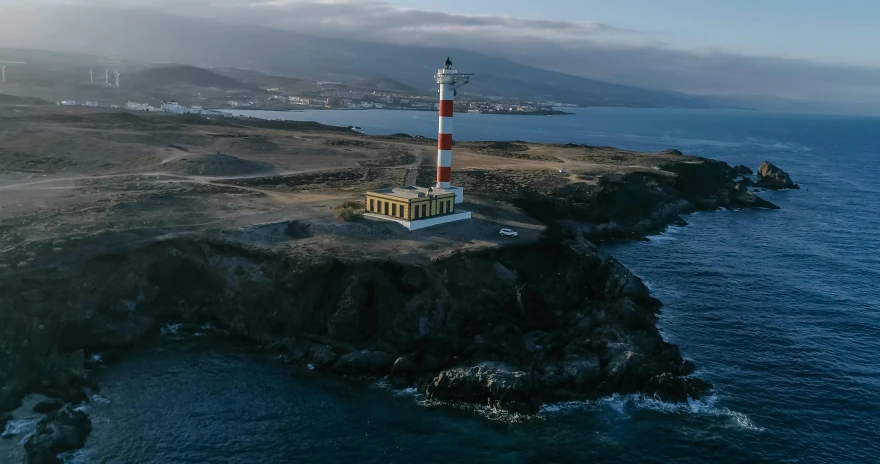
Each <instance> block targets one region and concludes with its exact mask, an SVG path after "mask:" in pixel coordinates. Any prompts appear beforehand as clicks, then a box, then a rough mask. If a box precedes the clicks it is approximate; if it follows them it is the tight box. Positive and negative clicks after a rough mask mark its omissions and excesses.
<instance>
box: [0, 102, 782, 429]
mask: <svg viewBox="0 0 880 464" xmlns="http://www.w3.org/2000/svg"><path fill="white" fill-rule="evenodd" d="M181 120H182V119H181ZM162 121H165V120H162ZM255 124H257V125H260V124H258V123H255ZM264 125H265V126H267V127H274V126H273V125H272V124H270V123H268V122H267V123H266V124H264ZM295 126H296V125H295V124H292V125H291V126H290V127H289V128H286V130H289V129H293V128H294V127H295ZM303 127H309V126H308V125H304V126H303ZM318 129H320V128H318ZM212 130H216V129H212ZM293 130H296V129H293ZM345 137H357V138H358V139H359V142H360V143H362V144H369V143H374V141H377V140H383V139H384V138H382V137H369V136H361V135H356V134H355V135H350V134H349V133H347V132H346V133H345ZM510 145H511V144H509V143H506V142H497V143H490V145H489V148H479V147H476V146H471V145H468V144H463V146H462V148H464V149H470V150H475V151H477V150H482V151H480V153H481V154H480V156H488V157H490V159H491V158H494V157H503V158H506V157H507V155H508V154H509V153H511V152H513V153H519V152H518V151H517V150H519V148H517V147H512V146H510ZM533 145H534V144H530V145H529V147H527V148H529V150H527V152H530V151H532V150H533V149H535V148H540V149H543V148H544V147H533ZM480 147H482V146H480ZM593 148H594V147H585V146H573V147H566V148H565V149H566V150H585V151H586V152H587V153H590V150H592V149H593ZM604 149H605V148H602V150H604ZM615 153H618V154H616V155H615V156H624V155H625V156H629V157H632V159H633V160H636V159H648V160H654V159H658V160H663V162H662V163H660V164H659V166H660V169H659V170H657V171H656V172H652V171H651V170H650V169H649V170H647V171H643V170H638V171H635V172H630V173H625V174H622V175H621V174H617V173H614V172H611V173H608V174H607V175H600V176H595V177H594V176H587V175H583V178H582V179H578V182H575V183H568V182H563V183H561V182H559V180H558V179H559V176H558V175H556V176H555V179H557V180H555V181H553V182H548V180H550V179H551V178H550V177H546V176H548V175H552V174H548V173H540V176H539V177H535V178H521V177H519V176H520V175H521V174H520V173H518V172H516V171H511V172H505V171H499V170H470V171H462V172H461V173H460V175H458V177H457V179H458V182H459V183H460V184H461V185H463V186H464V187H465V188H466V189H467V190H468V191H469V192H471V194H473V195H475V196H477V197H485V198H490V199H491V198H497V197H498V195H499V192H497V191H495V190H494V189H495V188H496V187H499V186H501V187H503V188H504V190H503V192H502V193H501V194H502V195H503V197H504V198H506V199H508V200H512V203H513V204H514V205H515V206H516V207H517V208H518V209H520V210H521V211H523V212H525V213H526V215H528V216H530V217H532V218H534V219H537V220H538V221H539V222H540V223H542V225H543V227H544V231H545V232H544V233H543V236H541V235H540V234H539V235H536V236H535V237H534V238H533V239H530V240H528V241H524V242H517V243H509V242H506V243H496V244H494V245H492V246H488V247H483V248H474V249H458V247H456V246H453V247H447V248H446V249H441V250H440V251H439V252H432V253H430V254H413V255H411V256H406V257H405V256H395V255H393V254H389V253H387V252H370V253H365V252H364V250H363V248H362V245H363V244H365V243H373V241H374V239H373V234H374V233H375V232H371V230H372V228H371V227H367V228H366V229H364V228H363V227H360V226H359V225H358V224H352V225H350V226H349V225H343V226H337V227H333V228H332V234H327V233H325V232H322V231H325V230H326V231H330V230H331V229H327V228H321V227H318V224H309V225H310V227H311V228H312V232H311V233H307V234H305V235H303V234H301V233H300V232H296V230H300V228H296V230H294V231H293V232H291V224H293V223H292V222H290V221H276V222H271V223H266V224H254V225H252V226H250V227H246V228H243V229H240V230H237V231H234V232H233V231H230V230H211V231H205V230H191V231H184V232H179V233H176V234H173V235H170V236H169V235H168V234H166V233H147V234H145V235H141V236H140V237H138V239H137V240H130V239H128V240H124V241H120V240H118V239H116V238H114V236H115V235H118V233H115V232H111V231H108V232H106V233H100V234H94V235H91V236H88V237H84V238H80V239H79V240H76V243H75V245H74V246H71V247H69V248H68V247H65V249H64V250H62V251H60V252H54V253H52V252H50V251H51V250H53V249H54V248H58V246H57V244H58V243H59V242H60V241H61V240H68V238H62V237H58V236H53V237H48V238H46V239H44V240H42V241H39V242H35V243H33V244H31V246H30V248H29V249H27V250H24V249H23V250H21V252H22V253H25V255H22V256H8V258H11V259H9V260H8V261H10V262H18V261H17V260H22V261H21V262H23V263H27V261H28V260H27V258H26V254H27V253H34V254H35V255H37V256H44V255H45V256H47V257H49V258H48V259H47V260H46V261H42V262H41V261H39V260H30V261H31V262H30V263H29V264H26V265H24V266H16V267H14V268H10V267H4V268H3V269H2V273H0V290H2V291H0V295H2V296H0V298H2V300H0V301H2V305H3V307H6V308H19V309H22V308H24V309H25V312H24V313H23V314H17V313H8V312H7V313H3V314H2V316H3V317H4V318H6V319H5V320H4V321H3V324H4V326H6V327H14V328H16V330H17V334H18V335H17V336H18V337H21V338H16V339H15V340H12V341H11V342H12V343H13V344H12V346H5V347H2V349H0V362H2V365H3V367H7V368H8V369H7V370H5V371H4V372H15V373H18V374H17V375H15V376H13V377H12V378H6V379H4V388H3V391H2V394H0V410H3V409H4V408H8V407H10V405H12V404H13V403H16V401H17V400H18V399H19V398H20V396H21V395H23V394H25V393H28V392H30V391H35V390H36V391H40V392H42V393H46V394H48V395H50V396H53V397H58V398H62V399H64V400H65V401H69V402H71V403H77V402H79V401H82V400H83V398H86V396H85V395H84V388H98V387H99V386H95V385H91V384H90V383H89V382H88V379H87V375H86V373H85V371H84V370H83V366H82V360H83V359H85V358H86V357H87V355H90V354H91V353H93V352H95V351H108V350H109V351H119V350H123V351H124V348H125V347H126V346H129V345H131V344H132V343H136V342H137V341H138V340H141V339H143V338H144V337H147V336H150V335H151V334H154V333H156V331H158V330H159V328H160V327H162V326H163V325H164V324H166V323H170V322H182V323H184V324H190V325H193V326H200V325H201V324H204V323H214V324H218V325H219V326H221V327H224V328H226V329H228V330H230V331H232V332H233V333H234V334H236V335H238V336H241V337H245V338H247V339H251V340H254V341H257V342H259V343H261V344H266V345H271V346H274V347H276V349H278V350H279V351H283V352H285V353H287V354H288V355H289V356H291V357H292V359H294V360H296V362H299V363H300V364H301V365H302V366H303V368H306V367H307V366H309V365H311V366H314V367H315V368H316V369H318V370H325V371H327V372H328V373H330V374H336V375H367V376H379V377H381V376H383V375H390V377H391V379H392V382H393V383H394V384H395V385H398V386H401V387H406V386H412V385H416V386H417V387H418V389H419V390H420V391H422V392H423V393H424V394H425V395H426V396H427V397H429V398H434V399H442V400H451V401H463V402H478V403H482V402H484V401H485V400H486V398H487V397H488V398H490V399H491V404H492V405H493V407H496V408H499V409H503V410H507V411H513V412H526V413H528V412H533V411H536V410H538V409H539V408H540V407H541V406H542V405H544V404H547V403H553V402H558V401H571V400H586V399H595V398H598V397H604V396H609V395H611V394H615V393H641V394H645V395H648V396H656V397H658V398H660V399H662V400H665V401H672V402H683V401H687V399H688V398H689V397H690V398H698V397H700V396H702V395H704V394H705V393H706V392H707V391H708V390H709V389H710V386H709V385H708V384H707V383H705V382H704V381H702V380H700V379H699V378H695V377H692V375H691V374H692V373H693V371H694V369H695V366H694V365H693V364H692V363H689V362H687V361H685V360H684V359H682V357H681V354H680V352H679V351H678V347H677V346H675V345H671V344H669V343H667V342H665V341H664V340H663V339H662V336H660V334H659V332H658V331H657V329H656V324H655V322H656V315H657V312H658V311H659V307H660V302H658V301H657V300H655V299H654V298H653V297H651V295H650V293H649V291H648V289H647V287H645V286H644V284H643V283H642V282H641V280H639V279H638V278H637V277H635V276H633V275H632V274H631V273H630V272H629V271H628V270H626V269H625V268H624V267H623V266H622V265H620V264H619V263H618V262H617V261H616V260H615V259H614V258H612V257H610V256H608V255H606V254H604V253H602V252H601V251H599V250H598V248H597V247H596V245H595V243H596V242H599V241H603V240H615V239H626V240H630V239H637V240H638V239H642V238H644V237H645V236H647V235H649V234H651V233H656V232H658V231H662V230H663V229H665V228H666V227H667V226H668V225H670V224H683V223H684V220H683V219H682V218H681V216H680V215H681V214H684V213H687V212H692V211H696V210H716V209H718V208H741V207H763V208H772V207H773V205H772V204H769V203H767V202H764V201H763V200H761V199H760V198H758V197H757V196H755V195H754V194H753V193H751V192H750V191H748V189H745V187H744V185H743V183H741V182H740V181H739V180H738V179H739V178H740V175H739V174H737V173H736V172H735V171H734V170H733V168H731V167H730V166H728V165H727V164H725V163H722V162H718V161H712V160H708V159H703V158H694V157H682V156H680V155H669V154H667V155H649V154H636V153H629V154H627V153H626V152H624V151H620V150H617V151H616V152H615ZM530 156H533V157H534V156H536V155H530ZM578 156H588V155H578ZM602 156H604V155H602ZM418 174H419V177H420V178H422V177H425V176H428V177H430V176H431V175H433V172H432V169H431V168H429V167H427V168H422V169H420V170H419V172H418ZM542 176H543V177H542ZM276 182H277V183H287V182H289V180H288V178H286V177H284V176H280V177H262V178H252V179H241V180H239V181H233V180H226V181H224V185H226V186H233V185H235V186H238V187H239V188H247V189H259V190H260V191H271V188H272V186H273V185H274V183H276ZM548 186H550V187H549V188H550V190H549V191H548V190H547V188H548ZM267 189H268V190H267ZM294 222H295V221H294ZM365 230H366V236H363V235H362V234H364V233H365ZM383 230H384V229H383ZM443 230H445V231H446V232H453V231H454V229H449V228H447V229H443ZM157 232H158V231H157ZM231 232H232V233H231ZM446 232H443V233H444V234H445V233H446ZM383 233H384V232H383ZM267 237H271V240H269V239H267ZM328 245H329V246H328ZM13 253H14V252H13ZM548 257H551V258H552V259H548ZM4 258H7V257H4ZM559 275H562V276H563V277H555V276H559ZM108 281H117V282H120V284H119V285H118V286H117V287H109V288H108V287H107V286H106V285H104V283H105V282H108ZM49 289H53V290H52V291H49ZM218 289H219V292H218ZM573 289H583V290H573ZM328 295H333V297H332V298H330V299H328ZM474 302H477V303H478V304H476V305H475V304H474ZM279 308H283V311H280V312H279ZM390 308H406V309H405V310H401V311H398V312H393V311H390ZM549 308H554V310H551V311H548V309H549ZM475 311H476V313H475ZM34 320H37V321H39V324H37V325H34ZM316 321H317V322H316ZM322 321H326V322H322ZM477 321H479V324H476V325H475V322H477ZM585 339H586V340H590V341H589V343H587V342H584V343H580V342H578V343H576V344H573V343H572V340H585ZM25 341H28V343H24V342H25ZM25 347H27V348H25ZM30 366H41V367H40V368H39V369H36V370H34V369H24V368H25V367H28V368H29V367H30Z"/></svg>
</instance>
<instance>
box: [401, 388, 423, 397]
mask: <svg viewBox="0 0 880 464" xmlns="http://www.w3.org/2000/svg"><path fill="white" fill-rule="evenodd" d="M394 394H395V395H397V396H419V395H421V393H419V391H418V390H417V389H416V387H409V388H404V389H403V390H397V391H395V392H394Z"/></svg>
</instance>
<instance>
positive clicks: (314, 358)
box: [306, 345, 337, 369]
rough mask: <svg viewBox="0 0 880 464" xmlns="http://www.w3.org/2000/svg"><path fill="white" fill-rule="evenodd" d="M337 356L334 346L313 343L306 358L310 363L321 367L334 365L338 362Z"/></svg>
mask: <svg viewBox="0 0 880 464" xmlns="http://www.w3.org/2000/svg"><path fill="white" fill-rule="evenodd" d="M336 358H337V356H336V353H334V352H333V348H330V347H329V346H327V345H312V347H311V348H309V353H308V356H307V358H306V359H307V361H308V363H309V364H311V365H312V366H314V367H316V368H318V369H320V368H324V367H328V366H330V365H332V364H333V363H334V362H336Z"/></svg>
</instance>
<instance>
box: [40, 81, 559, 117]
mask: <svg viewBox="0 0 880 464" xmlns="http://www.w3.org/2000/svg"><path fill="white" fill-rule="evenodd" d="M316 84H317V86H319V87H321V88H320V90H310V91H306V92H299V94H294V92H290V91H287V90H285V89H281V88H270V89H264V90H265V92H266V94H263V95H260V96H259V97H258V98H253V96H250V97H251V98H248V96H247V95H241V94H240V93H239V92H229V94H228V97H229V98H230V99H228V100H223V99H222V98H217V97H216V96H215V97H214V98H212V99H211V101H210V104H208V102H203V103H202V105H192V106H186V105H185V104H182V103H180V102H179V101H176V100H173V101H165V102H163V103H162V104H161V105H159V106H154V105H153V104H150V103H144V102H135V101H129V102H128V103H127V104H126V105H125V109H128V110H132V111H154V112H165V113H171V114H201V115H205V116H223V115H225V114H224V113H223V112H222V110H224V109H225V110H242V109H252V110H256V109H261V110H276V111H296V110H325V109H343V110H365V109H380V110H381V109H387V110H410V111H437V110H439V104H438V103H437V102H436V99H437V97H436V96H429V95H418V94H401V93H394V92H382V91H372V92H369V91H354V90H339V89H337V88H336V87H335V86H336V83H332V82H317V83H316ZM340 85H341V84H340ZM57 104H58V105H60V106H91V107H98V106H102V107H109V108H121V106H119V105H116V104H102V103H99V102H97V101H92V100H87V101H85V102H84V103H78V102H77V101H75V100H63V101H60V102H57ZM575 106H576V105H571V104H566V103H558V102H531V101H528V102H520V101H514V100H510V101H507V100H489V99H487V100H481V99H478V98H474V97H464V98H463V99H462V100H461V101H456V102H455V111H456V112H457V113H484V114H519V115H558V114H568V113H566V112H564V111H560V110H559V109H558V108H561V107H575Z"/></svg>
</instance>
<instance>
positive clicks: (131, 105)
mask: <svg viewBox="0 0 880 464" xmlns="http://www.w3.org/2000/svg"><path fill="white" fill-rule="evenodd" d="M125 109H127V110H132V111H158V110H159V109H158V108H155V107H153V106H150V105H148V104H146V103H137V102H132V101H130V102H128V103H126V104H125Z"/></svg>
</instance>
